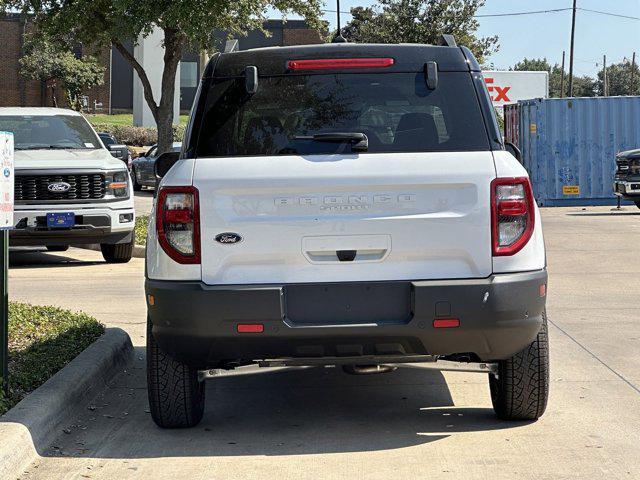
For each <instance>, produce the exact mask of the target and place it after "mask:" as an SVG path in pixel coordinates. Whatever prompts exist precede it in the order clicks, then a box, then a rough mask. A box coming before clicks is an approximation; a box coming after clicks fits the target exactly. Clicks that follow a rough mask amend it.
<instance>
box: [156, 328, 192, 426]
mask: <svg viewBox="0 0 640 480" xmlns="http://www.w3.org/2000/svg"><path fill="white" fill-rule="evenodd" d="M147 392H148V395H149V407H150V411H151V418H153V421H154V422H155V423H156V425H158V426H159V427H161V428H189V427H194V426H196V425H197V424H198V423H200V420H202V415H203V414H204V381H202V382H199V381H198V371H197V370H196V369H195V368H193V367H190V366H188V365H186V364H184V363H181V362H178V361H176V360H174V359H173V358H171V357H170V356H169V355H167V354H166V353H164V352H163V351H162V350H161V349H160V347H158V344H157V343H156V341H155V339H154V338H153V333H152V332H151V322H150V321H149V320H148V319H147Z"/></svg>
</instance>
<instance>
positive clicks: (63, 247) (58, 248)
mask: <svg viewBox="0 0 640 480" xmlns="http://www.w3.org/2000/svg"><path fill="white" fill-rule="evenodd" d="M47 250H48V251H50V252H66V251H67V250H69V245H47Z"/></svg>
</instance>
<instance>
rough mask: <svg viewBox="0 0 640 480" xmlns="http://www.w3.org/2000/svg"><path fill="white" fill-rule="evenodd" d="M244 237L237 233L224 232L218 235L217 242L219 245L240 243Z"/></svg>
mask: <svg viewBox="0 0 640 480" xmlns="http://www.w3.org/2000/svg"><path fill="white" fill-rule="evenodd" d="M241 241H242V237H241V236H240V235H238V234H237V233H231V232H224V233H219V234H218V235H216V242H218V243H240V242H241Z"/></svg>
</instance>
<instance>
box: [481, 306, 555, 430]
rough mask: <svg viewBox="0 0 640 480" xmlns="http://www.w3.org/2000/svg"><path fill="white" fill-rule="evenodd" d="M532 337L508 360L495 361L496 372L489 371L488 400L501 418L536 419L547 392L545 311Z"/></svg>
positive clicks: (547, 364) (541, 409) (543, 405)
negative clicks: (489, 397)
mask: <svg viewBox="0 0 640 480" xmlns="http://www.w3.org/2000/svg"><path fill="white" fill-rule="evenodd" d="M542 318H543V323H542V327H541V328H540V332H539V333H538V336H537V337H536V339H535V340H534V341H533V342H531V343H530V344H529V346H527V347H526V348H525V349H524V350H522V351H521V352H519V353H517V354H515V355H514V356H513V357H511V358H509V359H508V360H503V361H500V362H498V376H497V377H496V376H495V375H494V374H493V373H490V374H489V386H490V389H491V402H492V403H493V409H494V410H495V412H496V415H498V417H499V418H501V419H502V420H537V419H538V418H539V417H540V416H542V414H543V413H544V411H545V409H546V408H547V398H548V396H549V345H548V336H547V315H546V313H543V314H542Z"/></svg>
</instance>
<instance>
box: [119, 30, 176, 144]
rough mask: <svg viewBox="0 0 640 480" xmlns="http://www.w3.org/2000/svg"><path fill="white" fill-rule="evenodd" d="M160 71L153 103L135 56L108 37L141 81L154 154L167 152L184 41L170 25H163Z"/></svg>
mask: <svg viewBox="0 0 640 480" xmlns="http://www.w3.org/2000/svg"><path fill="white" fill-rule="evenodd" d="M163 31H164V70H163V71H162V86H161V89H160V103H159V104H156V102H155V100H154V98H153V90H152V89H151V82H149V77H147V72H145V71H144V68H142V65H140V63H139V62H138V61H137V60H136V58H135V57H134V56H133V55H132V54H131V53H130V52H129V51H128V50H127V49H126V48H125V47H124V45H123V44H122V43H121V42H120V41H118V40H116V39H112V40H111V43H113V46H114V47H116V49H117V50H118V52H120V54H121V55H122V56H123V57H124V59H125V60H126V61H127V62H129V64H130V65H131V66H132V67H133V69H134V70H135V71H136V73H137V74H138V77H139V78H140V81H141V83H142V90H143V92H144V99H145V101H146V102H147V105H148V106H149V109H150V110H151V113H152V114H153V118H154V120H155V121H156V127H157V129H158V153H163V152H166V151H168V150H169V149H170V148H171V146H172V144H173V104H174V92H175V88H176V73H177V71H178V64H179V63H180V59H181V58H182V50H183V48H184V44H185V37H184V35H182V34H181V33H180V32H179V31H178V30H176V29H172V28H164V29H163Z"/></svg>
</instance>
